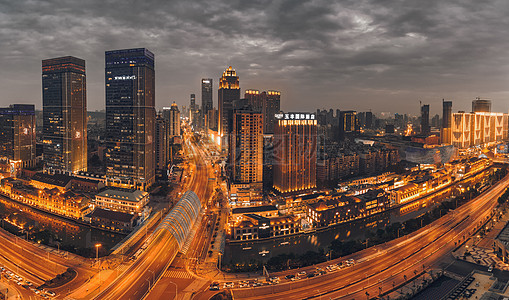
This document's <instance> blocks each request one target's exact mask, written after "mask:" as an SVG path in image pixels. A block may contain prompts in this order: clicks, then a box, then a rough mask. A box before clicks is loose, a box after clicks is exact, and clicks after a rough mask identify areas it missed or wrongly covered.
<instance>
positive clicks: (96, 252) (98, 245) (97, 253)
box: [95, 243, 102, 267]
mask: <svg viewBox="0 0 509 300" xmlns="http://www.w3.org/2000/svg"><path fill="white" fill-rule="evenodd" d="M101 246H102V245H101V244H99V243H97V244H95V263H96V264H98V263H99V247H101ZM98 267H99V265H98Z"/></svg>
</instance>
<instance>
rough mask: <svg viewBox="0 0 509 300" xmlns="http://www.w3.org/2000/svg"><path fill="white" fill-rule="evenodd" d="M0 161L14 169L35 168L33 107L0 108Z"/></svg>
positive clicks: (24, 105)
mask: <svg viewBox="0 0 509 300" xmlns="http://www.w3.org/2000/svg"><path fill="white" fill-rule="evenodd" d="M0 160H3V161H5V163H7V164H10V165H11V166H12V167H13V168H14V169H16V168H18V169H20V168H27V167H33V166H35V106H34V105H28V104H11V105H10V106H9V107H5V108H0Z"/></svg>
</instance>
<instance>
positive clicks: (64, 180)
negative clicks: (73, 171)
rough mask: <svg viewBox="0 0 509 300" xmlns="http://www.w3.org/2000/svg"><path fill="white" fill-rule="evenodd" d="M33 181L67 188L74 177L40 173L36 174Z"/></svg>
mask: <svg viewBox="0 0 509 300" xmlns="http://www.w3.org/2000/svg"><path fill="white" fill-rule="evenodd" d="M31 179H32V180H34V181H39V182H43V183H46V184H51V185H55V186H59V187H66V186H67V184H69V182H70V181H71V180H72V177H71V176H68V175H64V174H48V173H41V172H38V173H35V174H34V176H32V178H31Z"/></svg>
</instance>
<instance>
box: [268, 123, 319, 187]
mask: <svg viewBox="0 0 509 300" xmlns="http://www.w3.org/2000/svg"><path fill="white" fill-rule="evenodd" d="M276 119H277V121H276V124H275V130H274V166H273V170H274V182H273V187H274V188H275V189H276V190H277V191H278V192H280V193H290V192H297V191H303V190H308V189H312V188H315V187H316V134H317V131H316V130H317V125H316V118H315V114H314V113H282V114H277V115H276Z"/></svg>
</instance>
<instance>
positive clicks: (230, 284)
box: [223, 281, 235, 289]
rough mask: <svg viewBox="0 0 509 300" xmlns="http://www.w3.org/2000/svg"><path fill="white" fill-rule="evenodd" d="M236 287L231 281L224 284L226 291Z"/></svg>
mask: <svg viewBox="0 0 509 300" xmlns="http://www.w3.org/2000/svg"><path fill="white" fill-rule="evenodd" d="M234 286H235V283H233V282H231V281H230V282H225V283H223V288H224V289H231V288H233V287H234Z"/></svg>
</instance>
